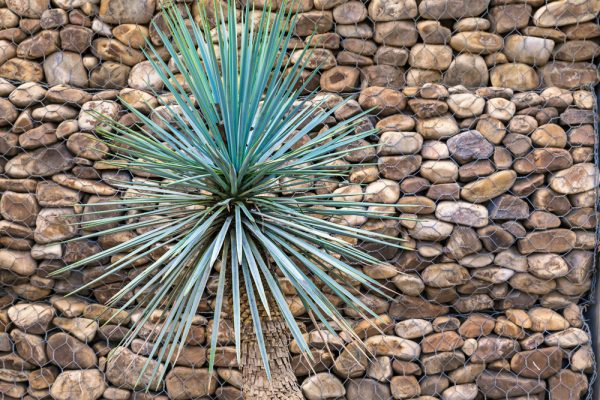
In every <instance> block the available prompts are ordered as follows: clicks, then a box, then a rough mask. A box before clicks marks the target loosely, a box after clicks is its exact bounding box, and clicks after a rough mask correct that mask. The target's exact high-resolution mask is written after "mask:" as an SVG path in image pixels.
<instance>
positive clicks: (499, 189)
mask: <svg viewBox="0 0 600 400" xmlns="http://www.w3.org/2000/svg"><path fill="white" fill-rule="evenodd" d="M516 179H517V174H516V172H514V171H510V170H508V171H500V172H496V173H495V174H492V175H490V176H488V177H486V178H483V179H480V180H477V181H475V182H472V183H469V184H467V185H465V186H464V187H463V188H462V190H461V191H460V196H461V197H462V198H463V199H465V200H468V201H472V202H474V203H483V202H484V201H487V200H490V199H493V198H494V197H497V196H500V195H501V194H503V193H505V192H507V191H508V190H509V189H510V188H511V187H512V185H513V184H514V183H515V181H516Z"/></svg>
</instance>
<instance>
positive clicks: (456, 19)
mask: <svg viewBox="0 0 600 400" xmlns="http://www.w3.org/2000/svg"><path fill="white" fill-rule="evenodd" d="M186 2H187V1H182V2H180V3H182V6H183V3H186ZM207 2H208V3H209V4H212V3H211V0H207ZM256 3H257V6H259V7H260V4H258V3H261V2H260V1H257V2H256ZM301 6H302V13H301V14H300V19H299V22H298V25H297V27H296V33H297V35H298V39H297V40H298V43H300V41H302V42H303V41H304V40H305V39H306V38H307V37H309V36H310V35H311V33H312V32H313V31H314V30H316V31H317V34H316V35H315V36H313V39H312V40H313V43H314V44H315V46H316V47H317V50H315V52H314V53H313V59H312V60H311V61H310V62H309V66H313V67H314V66H316V65H319V64H321V65H322V66H323V71H322V72H321V74H320V77H319V80H320V84H321V87H322V89H323V90H324V93H323V95H324V96H328V98H327V99H328V100H327V105H328V106H331V105H333V104H335V103H337V102H339V101H341V100H342V98H344V97H347V96H348V95H354V96H355V98H354V100H351V101H350V102H348V103H347V105H346V106H345V107H343V108H342V109H340V110H339V111H338V112H337V113H336V114H335V119H336V120H343V119H346V118H349V117H351V116H353V115H355V114H356V113H357V112H359V111H360V110H361V109H370V108H372V107H375V111H374V112H373V115H372V117H370V118H367V119H365V120H364V123H363V124H362V128H364V129H367V128H371V127H373V126H375V127H377V128H379V129H380V134H379V135H377V136H373V137H371V138H369V140H368V141H365V143H363V142H359V143H356V148H357V150H356V151H355V152H353V153H351V154H350V155H349V156H348V157H347V161H348V162H351V163H357V162H363V161H368V162H370V163H371V165H369V166H363V167H356V168H353V169H352V173H351V176H350V181H349V182H327V183H326V185H325V186H326V187H325V188H320V189H318V190H319V191H335V192H337V193H343V194H355V195H356V198H357V199H358V198H364V199H365V200H367V201H373V202H378V203H387V204H394V203H400V204H405V205H408V206H407V207H405V208H402V213H403V214H402V216H404V217H406V219H404V220H402V221H401V222H400V223H390V222H389V221H387V222H384V221H373V220H369V221H365V220H362V219H361V218H360V217H356V218H348V220H347V221H346V222H347V223H348V224H352V225H357V226H363V227H366V228H368V229H374V230H380V231H385V232H387V233H388V234H394V235H402V236H403V237H405V238H406V239H407V243H408V244H410V245H411V246H413V247H414V248H415V251H411V252H396V251H394V250H393V249H389V248H368V249H367V250H369V251H371V252H373V253H374V254H377V255H378V256H379V258H380V259H381V264H380V265H378V266H377V267H375V268H372V267H369V268H365V272H366V273H368V274H369V275H370V276H372V277H373V278H375V279H378V280H381V281H382V282H384V283H385V284H387V285H388V286H389V287H390V288H392V289H394V290H395V291H397V292H398V293H399V295H398V297H397V298H396V299H395V301H394V302H391V303H390V302H389V301H387V300H385V299H382V298H378V297H376V296H374V295H372V294H369V293H367V292H364V291H363V298H364V301H365V302H367V303H368V304H370V305H371V306H372V307H373V309H374V310H375V311H376V312H378V313H379V314H380V315H381V318H380V319H378V320H377V321H373V322H375V323H376V324H377V325H378V326H379V327H380V329H381V330H382V331H383V332H384V335H381V333H380V332H377V331H376V330H375V329H373V328H372V327H371V326H370V325H369V324H368V323H365V322H360V321H357V322H356V331H357V332H358V333H359V334H360V335H361V336H362V337H363V338H364V339H365V343H366V346H367V348H368V350H369V351H370V352H371V353H372V354H374V356H375V358H374V359H368V358H366V357H365V356H364V355H363V354H362V353H361V352H360V351H359V350H358V346H357V344H356V343H348V342H347V341H345V340H344V338H342V339H341V340H340V339H335V338H333V337H331V336H330V335H329V334H328V333H327V332H326V331H323V330H320V329H319V327H315V326H312V325H311V323H310V320H309V319H308V318H305V317H306V315H305V314H304V310H303V308H302V305H301V303H300V302H299V301H298V300H297V299H296V298H295V297H294V295H295V293H294V291H293V289H292V288H291V287H290V286H289V285H284V288H285V289H286V295H287V296H288V298H289V302H290V304H291V305H292V307H293V310H294V313H295V314H296V315H297V316H298V317H299V318H300V319H303V320H304V321H305V328H306V331H307V335H308V337H309V341H310V343H311V345H312V347H313V348H314V352H315V355H316V360H317V362H316V363H314V364H312V365H311V364H310V363H309V362H308V360H306V359H305V358H303V356H302V355H300V354H298V349H297V346H295V345H294V344H292V345H291V348H290V349H291V352H292V354H293V364H294V368H295V371H296V374H297V376H298V379H299V382H300V383H301V385H302V390H303V392H304V394H305V397H306V398H307V399H309V400H317V399H346V400H363V399H365V400H370V399H376V400H379V399H384V400H388V399H419V400H434V399H442V400H475V399H512V400H517V399H518V400H525V399H528V400H531V399H535V400H543V399H551V400H577V399H581V398H586V397H587V398H589V399H592V393H591V392H590V391H589V390H588V386H589V384H590V383H591V381H592V380H593V379H594V377H595V360H594V356H593V352H592V350H591V337H590V332H589V330H588V328H587V325H586V323H585V320H584V318H583V316H582V313H583V311H585V308H586V307H587V305H588V303H589V300H588V292H589V291H590V288H591V286H592V283H593V275H594V274H593V270H594V266H595V257H596V252H595V249H596V248H597V236H596V227H597V214H596V209H597V187H598V168H597V165H598V161H597V158H596V146H597V139H596V138H597V132H598V131H597V121H596V114H597V110H596V109H595V105H596V98H595V96H594V94H593V89H592V86H593V85H594V84H596V83H597V81H598V73H597V69H596V67H595V66H594V64H593V62H594V60H595V57H597V56H598V55H599V54H600V46H599V45H598V38H599V37H600V26H599V25H598V24H597V23H596V22H595V20H596V18H597V15H598V12H599V11H600V2H599V1H598V0H559V1H553V2H546V1H544V0H522V1H518V0H517V1H512V0H494V1H492V2H491V3H490V2H489V0H487V1H486V0H420V1H418V2H415V0H371V1H370V2H369V1H367V2H365V3H363V2H362V1H346V0H314V2H313V1H312V0H304V1H302V4H301ZM158 10H159V5H158V4H156V3H155V1H154V0H102V1H99V0H52V2H50V1H49V0H0V77H1V78H0V153H1V154H2V155H3V157H2V159H1V160H0V161H1V162H0V165H1V169H0V172H1V173H2V176H0V190H1V191H2V196H1V197H0V215H1V217H2V219H1V220H0V283H1V284H0V395H1V396H2V397H3V398H6V399H14V398H27V399H45V398H54V399H57V400H96V399H98V398H106V399H110V400H126V399H130V398H131V399H133V398H135V399H144V400H145V399H151V398H161V399H166V398H167V397H168V398H170V399H176V400H179V399H189V398H201V399H223V400H225V399H226V400H233V399H241V394H240V391H239V387H240V373H239V371H238V370H237V369H236V361H235V352H234V348H233V347H232V344H233V337H232V334H231V332H230V328H231V327H230V326H229V325H228V324H227V322H224V323H223V328H222V332H223V334H222V335H221V338H220V345H221V346H222V347H220V349H219V351H218V360H217V367H218V368H217V371H216V374H215V376H214V377H213V378H215V379H212V380H210V382H209V377H208V370H207V362H206V343H207V340H206V337H207V335H209V334H210V331H211V329H212V321H211V314H210V310H211V299H208V301H207V302H206V303H204V304H203V305H202V309H201V310H199V313H198V317H197V320H196V322H195V324H194V326H193V329H192V332H191V333H190V336H189V338H188V341H187V343H188V346H187V347H186V348H185V349H184V350H183V353H182V356H181V357H180V358H179V360H178V361H177V365H176V366H175V367H170V371H169V372H168V374H167V376H166V379H165V380H164V381H160V382H150V379H149V377H143V378H142V379H141V380H140V381H139V382H137V378H138V371H139V370H140V368H141V366H142V365H143V364H144V362H145V361H146V358H145V354H148V348H147V345H146V344H145V341H146V340H147V339H148V338H150V339H151V338H152V332H153V326H152V325H151V326H148V327H146V328H145V329H143V330H142V331H141V332H140V338H139V339H138V340H136V341H135V342H134V343H133V345H132V346H131V348H118V349H116V351H117V353H118V357H114V358H111V360H110V362H107V358H106V356H107V354H108V352H109V351H110V350H111V349H115V348H117V346H118V343H119V340H120V339H122V338H123V335H124V333H125V332H126V328H127V327H128V326H130V325H131V324H132V323H133V322H135V321H136V317H137V316H136V315H129V314H126V313H124V314H122V315H117V316H116V319H114V320H113V322H112V323H111V324H110V325H103V324H102V323H103V322H105V320H106V319H107V317H108V315H107V314H106V313H103V312H104V311H105V309H106V307H105V306H104V305H103V304H104V303H105V302H106V301H107V300H108V299H109V298H110V297H111V295H112V294H113V293H115V291H116V289H117V288H119V287H120V286H121V285H123V283H124V282H126V281H127V280H128V279H130V278H131V277H132V276H135V274H136V271H137V270H138V268H143V265H138V266H136V268H134V269H131V270H128V271H124V272H123V274H122V276H121V277H118V278H114V277H113V278H112V279H111V280H106V281H105V282H103V283H102V285H98V286H96V287H94V288H92V289H90V290H88V291H86V292H84V293H82V294H81V296H78V297H65V295H66V294H67V293H69V292H71V291H72V290H74V289H76V288H78V287H79V286H80V285H82V284H83V283H86V282H89V281H91V280H92V279H94V278H96V277H98V276H99V275H101V274H102V272H103V271H104V266H105V265H107V264H108V263H109V262H110V260H103V262H102V263H101V264H98V265H90V266H88V267H86V268H84V269H82V270H81V271H78V272H73V273H70V274H65V275H62V276H58V277H52V278H51V277H49V273H51V272H52V271H55V270H56V269H58V268H59V267H60V266H62V265H64V264H65V263H71V262H74V261H77V260H80V259H82V258H84V257H86V256H88V255H90V254H93V253H96V252H98V251H100V250H101V249H103V248H107V247H110V246H115V245H116V244H118V243H121V242H122V241H124V240H127V239H128V238H130V237H132V236H133V235H135V234H136V232H131V233H129V234H127V235H123V234H122V235H114V236H106V237H101V238H99V240H98V241H80V242H70V243H68V244H63V243H61V242H62V241H63V240H65V239H69V238H73V237H76V236H77V235H80V234H81V232H78V231H77V229H76V227H75V225H73V224H68V223H65V221H76V220H77V218H79V217H78V216H76V215H75V214H79V213H82V212H84V213H86V212H93V211H95V210H97V209H98V208H99V206H95V204H96V203H99V202H104V201H105V200H106V199H110V198H115V197H118V196H120V195H121V193H119V192H118V191H117V190H116V189H115V187H114V186H112V185H111V182H114V179H116V178H118V179H146V177H144V176H135V174H131V173H130V172H129V171H118V170H114V169H112V167H110V166H109V165H107V163H106V162H105V159H106V155H105V152H106V150H107V149H108V148H107V147H106V146H105V145H103V144H102V143H99V142H97V141H96V140H95V138H94V128H95V126H96V123H95V121H94V120H93V119H92V118H91V117H90V116H89V115H88V113H87V112H86V111H89V110H99V111H101V112H103V113H105V114H107V115H110V116H111V117H114V118H119V119H121V120H122V121H123V122H125V123H127V124H131V125H135V123H136V121H135V118H133V117H132V116H131V115H130V114H126V113H125V112H124V111H123V107H122V105H121V102H120V100H118V99H117V96H121V98H123V99H124V100H125V101H127V102H129V103H131V104H134V105H135V107H136V108H137V109H139V110H140V111H142V112H143V113H146V114H152V113H159V112H161V107H160V106H159V104H160V102H159V99H158V98H157V96H156V95H155V94H154V92H155V91H157V92H160V91H161V90H162V87H161V84H160V79H158V77H157V76H156V75H155V74H154V73H153V72H152V69H151V66H150V64H149V63H148V62H146V61H144V56H143V55H142V52H141V51H140V49H141V48H142V47H143V46H144V40H145V39H146V38H150V40H151V41H152V43H153V44H154V45H156V46H160V45H161V43H160V41H159V39H158V35H157V34H156V27H155V26H153V25H150V22H151V21H154V22H156V24H157V25H158V26H159V27H160V26H162V25H161V23H162V19H161V15H160V12H158ZM196 13H197V10H194V15H196ZM291 57H292V60H294V61H297V58H298V55H297V54H296V55H295V54H294V53H293V52H292V54H291ZM315 84H316V83H315ZM160 97H161V100H162V101H166V102H168V101H169V95H168V94H163V95H160ZM163 110H164V108H163ZM334 122H335V121H333V120H332V121H331V123H334ZM367 143H379V144H380V146H379V147H378V148H369V149H364V148H361V147H363V145H364V144H367ZM345 198H347V197H345ZM390 210H391V211H393V210H395V209H394V208H390ZM382 211H385V210H382ZM115 213H119V210H115ZM83 218H84V219H87V220H89V219H91V218H94V217H93V216H92V215H86V216H83ZM133 220H135V216H134V215H132V221H133ZM357 289H359V290H360V288H357ZM346 314H347V316H348V317H349V318H355V317H356V315H353V313H352V311H350V310H348V311H347V312H346ZM99 316H101V318H100V320H99V321H95V320H96V319H97V318H98V317H99ZM154 323H160V321H158V320H156V321H153V324H154ZM156 362H158V361H157V360H154V361H153V363H156ZM148 385H149V386H150V388H151V391H150V392H149V393H146V392H144V391H143V389H144V388H145V387H146V386H148Z"/></svg>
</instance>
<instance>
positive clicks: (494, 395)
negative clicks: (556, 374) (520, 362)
mask: <svg viewBox="0 0 600 400" xmlns="http://www.w3.org/2000/svg"><path fill="white" fill-rule="evenodd" d="M477 387H478V388H479V390H480V391H481V392H482V394H483V395H484V396H487V397H488V398H490V399H505V398H507V397H509V396H510V397H518V396H523V395H525V396H532V395H535V394H537V393H543V392H544V391H545V390H546V382H545V381H543V380H539V379H529V378H522V377H519V376H518V375H515V374H513V373H512V372H499V371H489V370H486V371H484V372H483V373H482V374H481V375H480V376H479V377H478V378H477Z"/></svg>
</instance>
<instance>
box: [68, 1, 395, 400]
mask: <svg viewBox="0 0 600 400" xmlns="http://www.w3.org/2000/svg"><path fill="white" fill-rule="evenodd" d="M293 8H294V7H293V6H290V7H287V8H286V9H287V10H290V9H292V10H293ZM163 13H164V21H165V23H166V26H167V29H165V30H163V31H161V30H160V29H158V32H159V34H160V36H161V39H162V41H163V42H164V46H165V50H166V51H167V52H168V53H169V55H170V58H171V60H172V61H171V64H168V63H167V62H165V61H163V57H161V56H160V55H159V52H158V50H157V49H155V48H153V47H152V46H151V45H150V43H149V44H148V50H147V57H148V60H150V62H151V63H152V65H153V66H154V69H155V70H156V73H157V74H158V75H159V76H160V77H161V79H162V81H163V83H164V86H165V88H166V89H167V90H168V92H169V93H170V95H169V96H166V97H165V96H163V97H160V96H158V94H157V97H159V98H160V99H167V98H168V99H169V100H168V101H167V100H163V101H162V104H161V105H162V106H164V107H163V112H162V113H155V114H154V117H153V118H152V119H151V118H150V117H148V116H146V115H144V114H142V113H140V112H138V111H137V110H136V109H135V108H133V107H131V106H128V108H129V111H130V112H131V113H133V114H134V115H135V116H136V117H137V118H138V119H139V123H138V124H137V125H135V126H125V125H123V124H121V123H118V122H115V121H113V120H110V119H107V118H104V117H103V116H102V115H97V118H99V119H101V120H102V125H100V126H101V128H99V129H98V134H99V136H101V137H102V140H105V141H106V142H107V143H109V145H110V147H111V155H110V157H111V158H110V159H111V161H110V162H112V163H114V164H115V165H116V166H119V167H121V168H125V169H128V170H129V171H131V172H132V174H133V179H131V180H123V181H119V182H113V184H114V185H116V186H117V187H118V188H119V189H120V190H121V193H122V196H121V197H120V199H119V200H114V199H113V200H111V201H110V202H107V203H106V204H104V205H106V207H107V208H109V210H104V211H102V210H100V211H97V212H96V213H95V215H94V218H91V219H92V220H93V221H91V222H86V223H82V226H81V228H82V230H83V231H84V232H90V231H94V230H95V231H97V230H99V229H100V231H99V232H94V233H91V234H85V235H84V236H83V237H84V238H94V237H99V236H103V235H111V234H118V233H122V232H129V233H133V234H131V235H130V237H129V239H128V240H124V241H122V242H121V243H119V244H116V245H115V246H114V247H111V248H107V249H105V250H103V251H102V252H100V253H98V254H95V255H93V256H91V257H88V258H86V259H84V260H82V261H79V262H77V263H74V264H72V265H68V266H67V267H65V268H64V269H63V270H61V271H59V272H62V271H67V270H71V269H76V268H81V267H84V266H85V265H87V264H90V263H91V262H95V261H99V260H102V259H104V258H105V257H107V256H115V255H119V257H113V258H112V260H113V261H114V262H112V264H110V265H108V266H106V270H105V273H104V274H103V275H102V276H99V277H98V278H96V279H95V280H94V281H92V282H88V283H87V285H86V286H93V285H95V284H97V283H98V282H101V281H102V280H103V279H105V278H107V277H109V276H111V275H113V274H120V273H122V272H123V271H124V270H127V269H130V268H133V267H134V266H135V267H136V268H138V269H139V270H137V271H136V273H135V274H131V275H130V276H132V278H131V279H130V280H129V281H128V282H127V284H125V285H124V286H123V287H122V288H121V289H120V290H119V291H118V293H116V294H115V295H114V297H113V298H112V299H111V301H110V304H109V305H113V306H118V307H120V308H121V309H123V310H128V311H130V312H135V313H137V318H136V322H135V323H134V324H133V326H132V328H131V330H130V333H129V335H128V336H127V337H126V339H125V340H124V343H123V345H124V346H128V345H129V344H130V343H131V341H132V340H133V339H134V338H135V337H136V335H137V334H138V332H139V330H140V329H141V327H142V326H143V325H144V324H147V323H148V322H149V321H153V320H154V319H155V318H156V316H157V313H159V314H160V319H161V324H160V325H159V329H157V332H156V335H154V336H153V337H152V341H151V342H152V343H150V344H151V345H152V347H151V351H150V357H149V359H150V358H154V359H158V360H173V359H174V358H176V357H177V352H178V349H181V348H182V346H183V342H184V340H185V339H186V337H187V335H188V332H189V329H190V326H191V324H192V319H193V317H194V316H195V315H196V313H197V312H198V307H199V304H200V303H201V301H202V300H205V299H206V298H208V297H210V300H211V301H210V304H211V305H212V307H213V313H212V314H211V315H210V317H211V318H212V319H214V329H213V330H212V334H211V335H210V337H209V338H208V340H209V342H210V353H209V354H210V356H209V369H211V370H212V368H213V364H214V358H215V349H216V347H217V336H218V331H219V329H218V327H219V321H221V320H223V319H224V318H227V319H229V320H231V321H232V322H233V327H234V332H235V345H236V349H237V357H238V362H239V365H240V368H241V371H242V376H243V392H244V396H245V398H247V399H252V400H257V399H268V400H273V399H286V400H290V399H300V398H302V395H301V393H300V390H299V388H298V385H297V381H296V378H295V376H294V373H293V370H292V368H291V366H290V360H289V350H288V346H289V343H290V338H293V339H295V340H296V341H297V344H298V346H299V348H300V349H301V350H302V351H303V352H304V353H305V354H306V356H307V357H309V358H310V357H311V355H310V354H311V353H310V349H309V346H308V344H307V343H306V339H305V338H304V337H303V335H302V333H303V331H302V329H301V328H300V327H299V325H298V321H297V320H296V318H295V317H294V315H293V314H292V312H291V311H290V307H289V305H288V299H287V298H286V296H285V295H284V291H283V290H282V286H281V284H282V282H283V281H284V280H286V282H287V284H291V285H292V286H293V288H294V289H295V291H296V293H297V297H298V298H299V299H300V300H301V301H302V303H303V306H304V308H305V309H306V311H307V313H308V315H309V316H310V320H309V321H307V323H310V324H312V325H314V326H317V325H319V326H320V328H321V329H326V330H329V331H330V332H332V333H333V334H336V333H337V332H340V331H344V332H346V333H347V334H349V335H351V336H353V337H356V334H355V333H354V332H353V330H352V327H351V326H350V324H349V323H348V322H347V321H346V320H345V319H344V317H343V315H342V313H341V311H340V309H341V308H342V307H339V304H340V303H341V304H344V305H345V307H349V308H351V309H353V310H354V311H355V312H356V313H358V314H360V315H362V316H364V317H369V318H371V317H373V316H375V314H374V313H373V312H372V311H371V310H370V309H369V308H368V307H367V306H366V305H365V304H364V303H363V302H362V301H361V300H360V299H359V297H360V296H359V295H358V294H359V292H358V291H357V287H361V288H362V289H363V290H368V291H374V292H380V293H381V291H382V290H383V287H381V286H380V285H379V283H378V282H377V281H375V280H373V279H371V278H370V277H368V276H367V275H366V274H365V273H363V272H362V271H361V269H360V268H356V266H361V265H365V264H372V263H377V262H379V261H378V260H377V259H376V258H374V257H373V256H372V255H370V254H368V253H366V252H365V251H363V250H361V247H360V246H357V244H361V243H374V244H377V245H387V246H397V247H401V242H400V240H401V239H399V238H398V237H392V236H387V235H385V234H382V233H378V232H377V230H375V229H372V230H369V229H361V227H360V225H356V224H355V223H352V222H349V221H356V220H357V218H356V216H359V218H358V219H361V220H365V219H366V218H377V219H397V214H396V213H395V212H394V209H393V207H395V206H396V205H390V204H377V203H372V202H363V201H362V200H360V199H362V197H361V196H359V197H360V199H359V201H353V200H356V196H355V198H354V199H352V198H347V197H344V195H341V194H339V193H338V194H335V195H334V194H332V193H331V192H330V191H328V190H327V187H330V186H328V185H327V182H328V181H331V180H335V181H337V182H340V183H341V184H344V182H347V176H348V174H349V170H350V166H349V165H347V163H346V162H345V161H344V157H345V155H347V154H348V153H349V152H350V151H355V150H357V148H356V145H355V144H356V142H357V141H358V140H359V139H362V138H366V137H368V136H370V135H373V134H375V132H373V131H361V130H360V129H356V128H357V126H358V124H360V122H361V121H362V120H363V119H364V116H365V115H364V114H359V115H356V116H354V117H352V118H350V119H348V120H345V121H343V122H340V123H337V124H334V125H333V126H331V125H329V124H330V122H331V120H332V116H333V114H334V113H335V111H336V110H338V109H339V108H340V107H342V106H343V105H344V102H340V103H338V104H337V105H333V106H331V105H330V104H327V107H326V106H325V105H326V104H325V102H326V98H325V97H322V96H316V95H315V93H311V94H308V95H306V96H304V97H303V96H302V94H303V93H306V91H307V90H306V82H309V81H310V80H311V79H312V78H313V77H314V75H313V74H314V73H315V72H312V73H311V74H308V71H306V70H305V68H304V67H305V63H303V62H296V63H291V62H290V58H289V57H288V56H287V55H286V51H285V49H289V48H290V47H291V45H290V43H292V42H291V39H292V37H293V26H294V23H295V15H296V14H295V12H294V11H285V10H284V9H280V10H279V11H272V10H269V9H267V10H262V11H261V12H255V11H254V10H252V8H251V7H250V6H246V7H244V8H243V10H242V11H241V15H238V16H237V20H236V9H235V5H234V3H232V2H230V3H229V4H228V5H227V6H226V7H224V8H223V9H222V8H220V7H219V6H215V8H214V9H211V13H210V18H209V16H208V13H207V12H206V10H205V9H204V8H203V7H202V6H201V7H200V16H199V18H197V19H196V20H194V19H192V18H191V17H190V16H189V15H186V13H185V12H183V11H181V9H180V8H176V7H169V6H166V8H165V9H164V10H163ZM189 17H190V18H189ZM282 49H283V50H284V51H281V50H282ZM309 54H310V50H309V49H308V48H305V49H304V57H301V60H302V59H307V56H308V55H309ZM176 73H178V74H180V75H178V76H176ZM307 74H308V75H309V76H307ZM334 121H335V120H334ZM141 177H143V178H141ZM101 205H103V204H102V203H99V204H96V206H101ZM378 206H382V207H378ZM390 206H391V208H392V210H391V212H390ZM115 207H117V208H118V210H119V212H117V213H115V211H114V208H115ZM100 208H102V207H100ZM86 220H90V218H86ZM107 226H110V228H106V227H107ZM144 260H149V261H147V262H145V264H144ZM140 264H144V265H143V266H142V267H141V268H140V267H139V266H140ZM352 284H354V285H352ZM207 287H209V288H210V290H208V289H207ZM333 298H336V299H338V300H339V303H337V302H336V304H337V305H336V304H334V302H333V301H332V299H333ZM151 316H152V319H151ZM165 344H170V345H165ZM148 365H150V364H149V363H147V364H146V367H148ZM145 373H148V371H145ZM152 373H153V374H154V375H155V376H157V377H158V376H160V375H162V374H163V373H164V369H158V368H155V369H154V370H153V371H152ZM161 378H162V376H161Z"/></svg>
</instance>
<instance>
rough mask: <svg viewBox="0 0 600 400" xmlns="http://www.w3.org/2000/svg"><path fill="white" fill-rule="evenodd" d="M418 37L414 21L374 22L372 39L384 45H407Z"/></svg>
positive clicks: (412, 43)
mask: <svg viewBox="0 0 600 400" xmlns="http://www.w3.org/2000/svg"><path fill="white" fill-rule="evenodd" d="M417 39H418V32H417V28H416V26H415V23H414V22H412V21H411V22H409V21H389V22H379V23H376V24H375V35H374V36H373V40H375V42H377V43H379V44H383V45H385V46H397V47H409V46H412V45H414V44H415V43H416V42H417Z"/></svg>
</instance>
